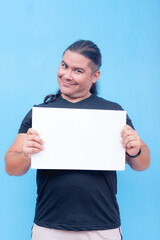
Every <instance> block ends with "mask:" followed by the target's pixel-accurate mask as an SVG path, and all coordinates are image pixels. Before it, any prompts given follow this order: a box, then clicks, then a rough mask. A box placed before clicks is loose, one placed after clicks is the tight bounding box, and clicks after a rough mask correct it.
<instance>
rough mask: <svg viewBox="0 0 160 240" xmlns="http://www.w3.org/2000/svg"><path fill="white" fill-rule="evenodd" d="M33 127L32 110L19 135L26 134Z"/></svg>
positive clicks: (23, 122) (26, 117) (25, 119)
mask: <svg viewBox="0 0 160 240" xmlns="http://www.w3.org/2000/svg"><path fill="white" fill-rule="evenodd" d="M31 127H32V109H31V110H30V111H29V112H28V113H27V115H26V116H25V118H24V119H23V121H22V123H21V126H20V129H19V131H18V133H26V132H27V131H28V129H29V128H31Z"/></svg>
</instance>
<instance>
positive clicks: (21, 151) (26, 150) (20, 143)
mask: <svg viewBox="0 0 160 240" xmlns="http://www.w3.org/2000/svg"><path fill="white" fill-rule="evenodd" d="M41 150H43V141H42V139H41V138H40V137H39V134H38V133H37V132H36V131H35V130H33V129H32V128H29V129H28V131H27V133H26V134H25V133H20V134H18V135H17V138H16V140H15V142H14V143H13V145H12V146H11V147H10V148H9V150H8V151H7V153H6V155H5V169H6V172H7V173H8V174H9V175H14V176H21V175H24V174H25V173H26V172H27V171H28V170H29V168H30V165H31V154H34V153H36V152H40V151H41Z"/></svg>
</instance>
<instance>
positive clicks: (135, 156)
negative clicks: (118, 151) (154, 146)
mask: <svg viewBox="0 0 160 240" xmlns="http://www.w3.org/2000/svg"><path fill="white" fill-rule="evenodd" d="M126 154H127V156H128V157H130V158H137V157H138V156H139V155H140V154H141V148H140V149H139V151H138V153H137V154H136V155H134V156H132V155H130V154H128V153H127V152H126Z"/></svg>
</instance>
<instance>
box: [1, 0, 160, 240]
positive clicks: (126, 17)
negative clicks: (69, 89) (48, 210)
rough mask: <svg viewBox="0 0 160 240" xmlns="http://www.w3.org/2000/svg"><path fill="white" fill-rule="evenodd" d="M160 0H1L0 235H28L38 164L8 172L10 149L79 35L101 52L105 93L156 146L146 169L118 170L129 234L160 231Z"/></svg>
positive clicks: (142, 239) (11, 239) (143, 238)
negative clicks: (20, 172) (16, 172)
mask: <svg viewBox="0 0 160 240" xmlns="http://www.w3.org/2000/svg"><path fill="white" fill-rule="evenodd" d="M159 9H160V1H158V0H157V1H156V0H134V1H131V0H130V1H129V0H119V1H118V0H112V1H109V0H92V1H91V0H90V1H89V0H88V1H87V0H81V1H76V0H67V1H65V0H46V1H42V0H25V1H21V0H1V1H0V36H1V37H0V112H1V117H0V126H1V128H0V238H1V239H5V240H22V239H23V240H28V239H30V234H31V231H30V230H31V227H32V223H33V217H34V208H35V201H36V184H35V176H36V175H35V171H34V170H30V171H29V172H28V173H27V174H26V175H25V176H22V177H10V176H8V175H7V174H6V173H5V170H4V155H5V152H6V151H7V149H8V148H9V147H10V145H11V144H12V143H13V141H14V139H15V137H16V135H17V132H18V129H19V126H20V123H21V121H22V119H23V117H24V116H25V114H26V113H27V112H28V110H29V109H30V108H31V107H32V106H33V105H34V104H38V103H40V102H42V101H43V98H44V96H46V95H47V94H49V93H51V92H54V91H55V90H56V89H57V87H58V85H57V82H56V73H57V69H58V66H59V64H60V61H61V55H62V52H63V50H64V49H65V48H66V47H67V46H68V45H69V44H71V43H72V42H74V41H75V40H78V39H80V38H81V39H90V40H93V41H95V42H96V43H97V45H98V46H99V47H100V49H101V52H102V55H103V65H102V68H101V76H100V79H99V92H100V96H102V97H104V98H106V99H109V100H112V101H116V102H118V103H119V104H121V105H122V106H123V108H124V109H125V110H126V111H127V112H128V114H129V116H130V117H131V119H132V121H133V123H134V126H135V128H136V129H137V131H138V132H139V135H140V137H141V138H142V139H143V140H144V141H145V142H146V143H147V145H148V146H149V148H150V151H151V158H152V162H151V166H150V168H149V169H148V170H147V171H144V172H134V171H133V170H131V169H130V168H129V167H127V169H126V171H125V172H119V173H118V201H119V205H120V212H121V218H122V231H123V236H124V240H135V239H136V240H151V239H158V236H159V235H160V216H159V215H160V177H159V169H160V151H159V148H160V140H159V139H160V138H159V134H160V126H159V123H160V121H159V118H160V107H159V104H160V95H159V91H160V70H159V69H160V46H159V43H160V29H159V22H160V14H159Z"/></svg>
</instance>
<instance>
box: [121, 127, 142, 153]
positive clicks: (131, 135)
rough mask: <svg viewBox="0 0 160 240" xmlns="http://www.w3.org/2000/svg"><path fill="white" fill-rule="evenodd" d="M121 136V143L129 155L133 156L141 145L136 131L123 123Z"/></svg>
mask: <svg viewBox="0 0 160 240" xmlns="http://www.w3.org/2000/svg"><path fill="white" fill-rule="evenodd" d="M121 136H122V144H123V147H124V148H125V149H126V152H127V153H128V154H129V155H131V156H135V155H136V154H137V153H138V152H139V149H140V147H141V140H140V137H139V135H138V133H137V132H136V131H135V130H134V129H133V128H131V127H130V126H129V125H125V127H124V128H123V130H122V132H121Z"/></svg>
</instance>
